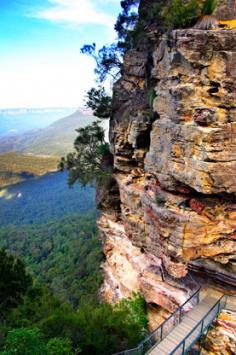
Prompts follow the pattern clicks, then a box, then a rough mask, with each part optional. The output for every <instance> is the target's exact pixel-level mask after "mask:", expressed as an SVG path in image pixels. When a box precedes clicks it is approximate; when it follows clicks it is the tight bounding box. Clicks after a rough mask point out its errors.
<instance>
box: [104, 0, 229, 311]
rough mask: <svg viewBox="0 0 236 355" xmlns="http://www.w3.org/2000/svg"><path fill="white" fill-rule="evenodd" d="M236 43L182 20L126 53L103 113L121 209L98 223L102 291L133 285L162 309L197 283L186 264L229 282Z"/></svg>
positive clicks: (120, 291) (225, 33)
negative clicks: (182, 26)
mask: <svg viewBox="0 0 236 355" xmlns="http://www.w3.org/2000/svg"><path fill="white" fill-rule="evenodd" d="M228 4H229V3H228V2H227V6H228ZM221 5H222V2H221ZM235 51H236V31H235V30H234V29H231V30H224V29H219V30H214V31H199V30H194V29H188V30H175V31H172V32H171V33H170V34H168V35H162V36H161V37H160V36H159V37H158V36H156V38H154V37H153V36H149V39H148V40H146V41H145V42H144V43H142V45H140V46H139V47H138V48H136V49H134V50H132V51H130V52H129V53H128V54H127V55H126V57H125V62H124V74H123V75H122V77H121V79H120V80H119V81H118V82H117V83H116V84H115V86H114V108H113V116H112V118H111V122H110V140H111V144H112V153H113V155H114V169H115V173H114V179H115V180H116V183H117V189H118V191H119V199H120V210H119V213H117V210H116V213H113V211H112V209H111V208H107V209H106V208H104V209H103V214H102V216H101V218H100V220H99V222H98V225H99V230H100V234H101V236H102V238H103V240H104V253H105V256H106V261H105V263H104V265H103V269H104V276H105V281H104V285H103V288H102V295H103V297H104V298H105V299H106V300H108V301H110V302H117V301H118V300H120V299H121V298H122V297H130V296H131V295H132V292H141V293H142V294H143V296H144V298H145V299H146V301H147V303H148V304H150V305H151V307H150V308H152V309H153V307H154V308H155V309H156V310H160V309H162V312H163V313H162V314H163V316H164V317H165V316H166V315H167V314H168V312H172V311H173V310H174V309H176V308H177V307H178V305H180V304H182V303H183V302H184V300H186V299H187V298H188V296H189V295H190V294H191V293H192V292H193V291H194V290H195V289H196V288H197V284H196V283H195V282H193V280H192V279H191V277H190V275H189V273H188V271H189V269H192V270H194V271H195V272H199V271H204V273H207V274H208V275H209V276H214V278H216V279H217V278H218V279H219V280H220V281H221V282H222V281H223V282H224V283H225V284H228V285H231V286H236V278H235V271H236V197H235V192H236V174H235V173H236V107H235V98H236V97H235V94H236V88H235V84H236V66H235V63H236V52H235ZM154 92H155V95H154ZM150 94H151V95H150ZM150 96H152V97H153V98H154V96H155V99H154V100H150ZM110 198H111V199H112V197H110ZM110 205H112V204H110ZM188 306H190V305H188Z"/></svg>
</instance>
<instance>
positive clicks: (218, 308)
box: [217, 301, 221, 315]
mask: <svg viewBox="0 0 236 355" xmlns="http://www.w3.org/2000/svg"><path fill="white" fill-rule="evenodd" d="M220 311H221V309H220V301H219V302H218V311H217V315H218V314H219V313H220Z"/></svg>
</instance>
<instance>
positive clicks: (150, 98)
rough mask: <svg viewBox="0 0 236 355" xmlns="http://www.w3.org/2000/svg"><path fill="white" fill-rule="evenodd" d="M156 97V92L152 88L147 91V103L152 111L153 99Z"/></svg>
mask: <svg viewBox="0 0 236 355" xmlns="http://www.w3.org/2000/svg"><path fill="white" fill-rule="evenodd" d="M156 97H157V94H156V91H155V89H154V88H151V89H149V91H148V103H149V106H150V108H151V109H152V107H153V102H154V100H155V98H156Z"/></svg>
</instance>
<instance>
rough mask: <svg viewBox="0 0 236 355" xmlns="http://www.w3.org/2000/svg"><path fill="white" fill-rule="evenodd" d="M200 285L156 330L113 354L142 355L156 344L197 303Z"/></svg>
mask: <svg viewBox="0 0 236 355" xmlns="http://www.w3.org/2000/svg"><path fill="white" fill-rule="evenodd" d="M200 290H201V287H199V288H198V289H197V291H196V292H194V293H193V294H192V295H191V297H190V298H189V299H188V300H187V301H186V302H184V303H183V304H182V305H181V306H180V307H179V308H178V309H177V310H176V311H175V312H174V313H172V314H171V315H170V316H169V317H168V318H167V319H166V320H165V321H164V322H163V323H162V324H161V325H160V326H159V327H158V328H157V329H156V330H154V331H153V332H152V333H151V334H149V335H148V336H147V337H146V338H145V339H144V340H143V341H142V342H141V343H140V344H139V345H138V346H137V347H136V348H133V349H129V350H124V351H121V352H119V353H116V354H114V355H143V354H146V352H147V351H148V350H150V349H151V348H152V347H153V346H154V345H158V344H159V343H160V342H161V341H162V340H163V339H164V338H165V337H166V336H167V335H168V334H169V333H170V332H171V331H172V330H173V328H174V327H176V326H177V325H178V324H179V323H180V322H181V321H182V318H183V316H184V315H185V314H186V313H187V311H188V310H189V308H190V307H195V306H196V305H197V304H198V303H199V299H200Z"/></svg>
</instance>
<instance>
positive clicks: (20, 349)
mask: <svg viewBox="0 0 236 355" xmlns="http://www.w3.org/2000/svg"><path fill="white" fill-rule="evenodd" d="M44 353H46V343H45V341H44V339H43V335H42V333H41V331H40V330H39V329H38V328H18V329H13V330H11V331H10V332H8V335H7V339H6V345H5V350H4V351H3V352H1V354H2V355H42V354H44Z"/></svg>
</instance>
